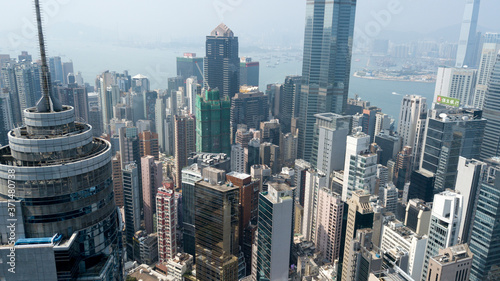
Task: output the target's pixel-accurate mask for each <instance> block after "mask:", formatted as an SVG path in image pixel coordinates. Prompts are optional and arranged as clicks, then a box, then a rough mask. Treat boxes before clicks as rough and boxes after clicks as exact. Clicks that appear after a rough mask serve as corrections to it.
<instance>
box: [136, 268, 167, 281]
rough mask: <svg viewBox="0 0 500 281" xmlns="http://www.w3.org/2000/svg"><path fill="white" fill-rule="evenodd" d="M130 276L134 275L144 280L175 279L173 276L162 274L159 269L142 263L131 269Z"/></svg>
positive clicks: (162, 280) (161, 280)
mask: <svg viewBox="0 0 500 281" xmlns="http://www.w3.org/2000/svg"><path fill="white" fill-rule="evenodd" d="M127 276H130V277H134V278H136V279H137V280H142V281H173V280H174V277H173V276H167V275H164V274H161V273H159V272H157V271H154V270H153V269H152V268H151V267H149V266H147V265H145V264H141V265H140V266H138V267H136V268H134V269H132V270H131V271H129V273H128V275H127Z"/></svg>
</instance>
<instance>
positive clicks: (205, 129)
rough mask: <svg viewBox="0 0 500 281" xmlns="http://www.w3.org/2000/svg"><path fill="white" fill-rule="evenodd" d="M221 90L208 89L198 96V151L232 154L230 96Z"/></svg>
mask: <svg viewBox="0 0 500 281" xmlns="http://www.w3.org/2000/svg"><path fill="white" fill-rule="evenodd" d="M221 94H222V93H221V92H219V90H217V89H215V90H206V91H205V93H203V94H202V95H198V96H196V116H195V117H196V151H198V152H210V153H226V154H227V155H230V154H231V140H230V135H231V129H230V127H231V126H230V114H231V103H230V100H229V97H228V96H224V97H222V96H221Z"/></svg>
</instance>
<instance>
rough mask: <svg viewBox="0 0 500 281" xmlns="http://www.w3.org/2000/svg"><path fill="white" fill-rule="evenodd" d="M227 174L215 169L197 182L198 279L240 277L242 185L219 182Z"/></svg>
mask: <svg viewBox="0 0 500 281" xmlns="http://www.w3.org/2000/svg"><path fill="white" fill-rule="evenodd" d="M207 169H212V168H207ZM224 177H225V175H224V172H223V171H219V172H217V171H214V172H213V173H212V175H209V178H208V181H204V180H200V181H197V182H196V183H195V189H196V193H195V198H196V212H195V226H196V234H195V235H196V279H198V280H202V281H205V280H224V281H226V280H228V281H232V280H238V255H239V246H238V241H239V233H238V228H239V220H240V212H239V188H238V187H236V186H230V185H226V184H225V183H224V184H219V183H218V182H219V181H220V179H223V178H224Z"/></svg>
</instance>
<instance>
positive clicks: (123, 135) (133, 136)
mask: <svg viewBox="0 0 500 281" xmlns="http://www.w3.org/2000/svg"><path fill="white" fill-rule="evenodd" d="M119 143H120V153H121V161H122V168H123V167H125V165H126V164H129V163H132V162H135V163H136V164H137V165H138V166H139V167H140V162H141V151H140V144H139V136H138V133H137V128H136V127H122V128H120V130H119Z"/></svg>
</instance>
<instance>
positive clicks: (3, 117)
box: [0, 89, 14, 146]
mask: <svg viewBox="0 0 500 281" xmlns="http://www.w3.org/2000/svg"><path fill="white" fill-rule="evenodd" d="M2 91H3V90H2V89H0V146H4V145H7V144H8V143H9V139H8V137H7V134H8V133H9V130H11V129H13V128H14V123H13V121H12V107H11V103H10V95H9V93H8V92H6V93H5V92H2Z"/></svg>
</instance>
